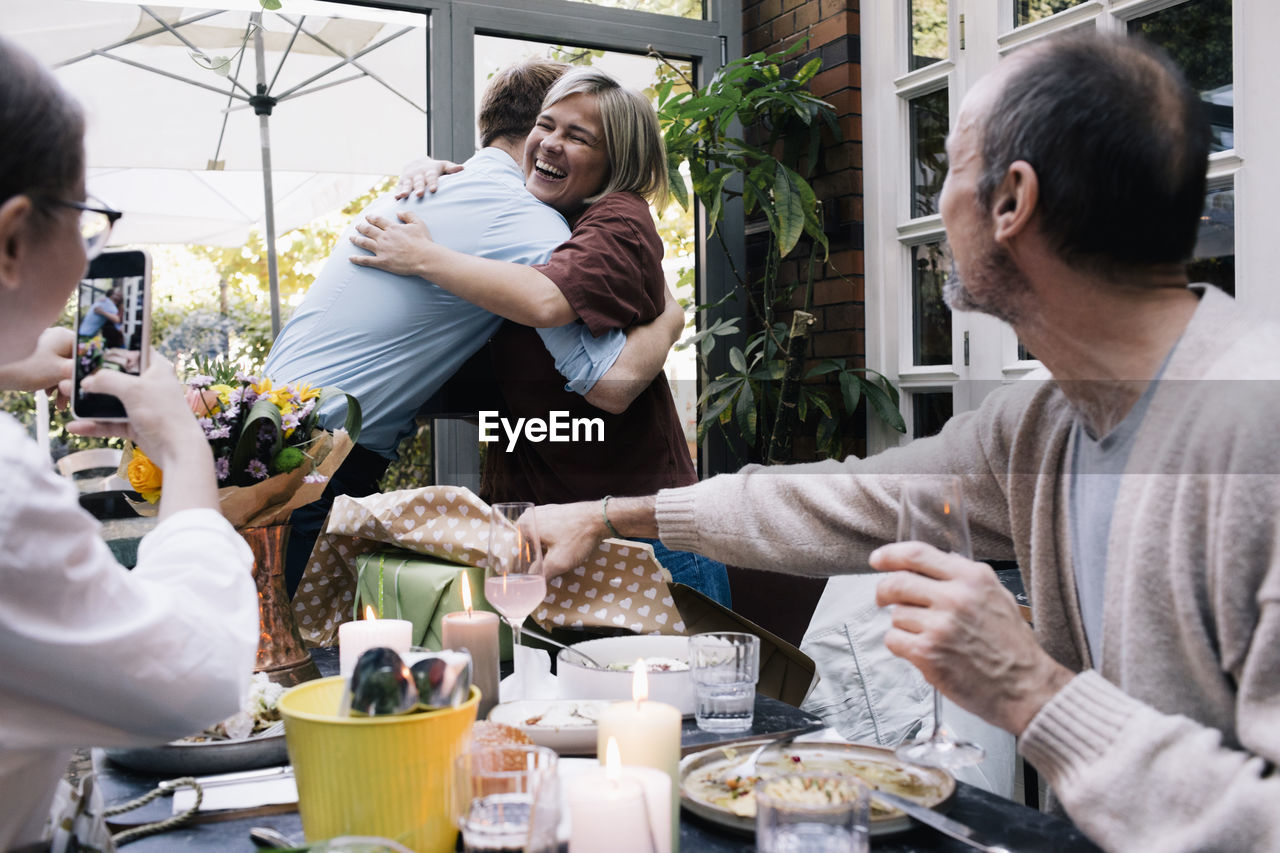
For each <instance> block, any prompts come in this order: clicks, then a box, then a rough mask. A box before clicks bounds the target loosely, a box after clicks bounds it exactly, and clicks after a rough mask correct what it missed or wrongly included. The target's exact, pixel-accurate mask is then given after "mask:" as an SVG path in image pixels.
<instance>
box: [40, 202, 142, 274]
mask: <svg viewBox="0 0 1280 853" xmlns="http://www.w3.org/2000/svg"><path fill="white" fill-rule="evenodd" d="M48 201H50V202H51V203H53V204H60V205H62V206H63V207H70V208H72V209H73V210H78V211H80V236H81V238H83V240H84V253H85V255H86V256H87V258H88V259H90V260H92V259H93V258H96V257H98V255H100V254H102V250H103V249H105V248H106V246H107V240H108V239H110V237H111V227H112V226H113V225H115V224H116V220H117V219H119V218H120V217H121V216H124V214H123V213H121V212H120V211H118V210H112V209H111V208H109V207H98V206H95V204H96V205H100V204H102V202H100V201H98V200H97V199H96V198H93V197H90V198H89V201H90V202H94V203H95V204H89V203H87V202H81V201H65V200H63V199H60V198H51V199H48Z"/></svg>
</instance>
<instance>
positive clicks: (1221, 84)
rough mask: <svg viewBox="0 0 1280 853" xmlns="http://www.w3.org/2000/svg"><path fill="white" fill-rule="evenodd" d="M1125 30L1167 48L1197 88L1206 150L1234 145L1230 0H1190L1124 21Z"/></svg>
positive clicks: (1188, 80) (1189, 80)
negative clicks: (1207, 130)
mask: <svg viewBox="0 0 1280 853" xmlns="http://www.w3.org/2000/svg"><path fill="white" fill-rule="evenodd" d="M1129 32H1130V33H1131V34H1134V33H1141V34H1142V35H1144V36H1146V37H1147V38H1148V39H1150V40H1151V41H1152V42H1154V43H1155V44H1158V45H1160V46H1161V47H1163V48H1164V49H1165V50H1167V51H1169V55H1170V56H1172V57H1173V61H1174V62H1176V63H1178V65H1179V66H1180V67H1181V68H1182V72H1183V73H1184V74H1186V75H1187V82H1189V83H1190V84H1191V88H1193V89H1195V90H1196V91H1197V92H1199V93H1200V99H1201V100H1202V101H1204V105H1205V110H1206V111H1207V112H1208V114H1209V124H1210V126H1211V127H1212V129H1213V144H1212V146H1211V147H1210V149H1209V150H1210V151H1226V150H1227V149H1228V148H1234V147H1235V139H1234V136H1235V134H1234V124H1235V122H1234V115H1233V113H1234V106H1233V104H1234V101H1235V96H1234V92H1233V90H1232V80H1231V0H1196V2H1193V3H1184V4H1183V5H1181V6H1174V7H1172V8H1169V9H1164V10H1161V11H1159V12H1156V13H1155V14H1153V15H1148V16H1146V17H1145V18H1137V19H1135V20H1132V21H1130V22H1129Z"/></svg>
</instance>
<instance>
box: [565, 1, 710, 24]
mask: <svg viewBox="0 0 1280 853" xmlns="http://www.w3.org/2000/svg"><path fill="white" fill-rule="evenodd" d="M574 2H576V3H586V4H588V5H590V6H605V7H607V8H609V9H630V10H633V11H636V12H652V13H653V14H655V15H673V16H675V17H677V18H693V19H694V20H695V21H701V20H702V19H703V18H704V17H706V10H705V9H704V8H703V2H702V0H574Z"/></svg>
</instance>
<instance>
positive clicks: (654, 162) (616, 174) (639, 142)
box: [542, 68, 669, 210]
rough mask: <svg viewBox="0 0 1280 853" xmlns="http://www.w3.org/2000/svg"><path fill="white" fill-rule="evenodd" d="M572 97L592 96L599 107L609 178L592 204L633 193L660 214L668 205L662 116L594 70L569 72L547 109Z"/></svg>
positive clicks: (544, 105) (637, 95) (558, 83)
mask: <svg viewBox="0 0 1280 853" xmlns="http://www.w3.org/2000/svg"><path fill="white" fill-rule="evenodd" d="M570 95H592V96H594V97H595V99H596V103H597V105H598V106H599V108H600V122H601V124H602V125H603V126H604V143H605V149H606V152H607V154H608V156H609V180H608V181H607V182H606V183H605V187H604V189H603V190H601V191H600V192H599V193H597V194H596V195H594V196H592V197H591V198H589V199H587V203H588V204H590V203H591V202H594V201H598V200H599V199H600V198H601V197H603V196H605V195H608V194H609V193H614V192H633V193H636V194H637V195H640V196H643V197H644V198H645V199H647V200H648V201H649V202H651V203H652V204H653V205H654V206H655V207H657V208H658V209H659V210H661V209H662V208H663V207H665V206H666V204H667V195H668V193H669V186H668V183H667V180H668V178H667V151H666V146H665V145H663V143H662V132H661V131H660V130H659V129H658V116H657V114H656V113H655V112H654V111H653V105H652V104H650V103H649V100H648V98H646V97H645V96H644V95H641V94H640V93H639V92H636V91H633V90H631V89H628V88H626V87H625V86H623V85H621V84H620V83H619V82H618V81H617V80H614V79H613V78H612V77H610V76H609V75H608V74H606V73H604V72H603V71H600V70H598V69H595V68H575V69H573V70H571V71H568V72H566V73H565V75H564V76H563V77H561V78H560V79H559V80H557V81H556V84H555V85H554V86H552V87H551V91H549V92H547V98H546V100H545V101H543V102H542V108H543V109H544V110H545V109H546V108H547V107H549V106H551V105H552V104H555V103H557V102H559V101H563V100H564V99H565V98H567V97H569V96H570Z"/></svg>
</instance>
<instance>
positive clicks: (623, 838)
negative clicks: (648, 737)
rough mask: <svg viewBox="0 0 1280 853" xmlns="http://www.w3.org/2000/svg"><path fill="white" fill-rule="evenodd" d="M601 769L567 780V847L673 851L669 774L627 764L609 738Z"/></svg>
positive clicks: (585, 851) (572, 851) (592, 852)
mask: <svg viewBox="0 0 1280 853" xmlns="http://www.w3.org/2000/svg"><path fill="white" fill-rule="evenodd" d="M605 754H606V758H605V765H604V769H603V770H593V771H591V772H587V773H581V774H578V775H576V776H570V777H569V778H568V779H566V780H565V793H564V799H565V803H566V804H567V805H568V807H569V823H570V830H569V853H671V844H672V841H671V839H672V834H671V814H670V812H669V811H668V809H667V802H668V800H669V799H670V798H671V780H670V779H669V778H667V774H666V773H664V772H662V771H661V770H655V769H653V768H652V767H623V766H622V760H621V759H620V758H619V757H618V742H617V740H616V739H614V738H610V739H609V744H608V747H607V748H606V750H605Z"/></svg>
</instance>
